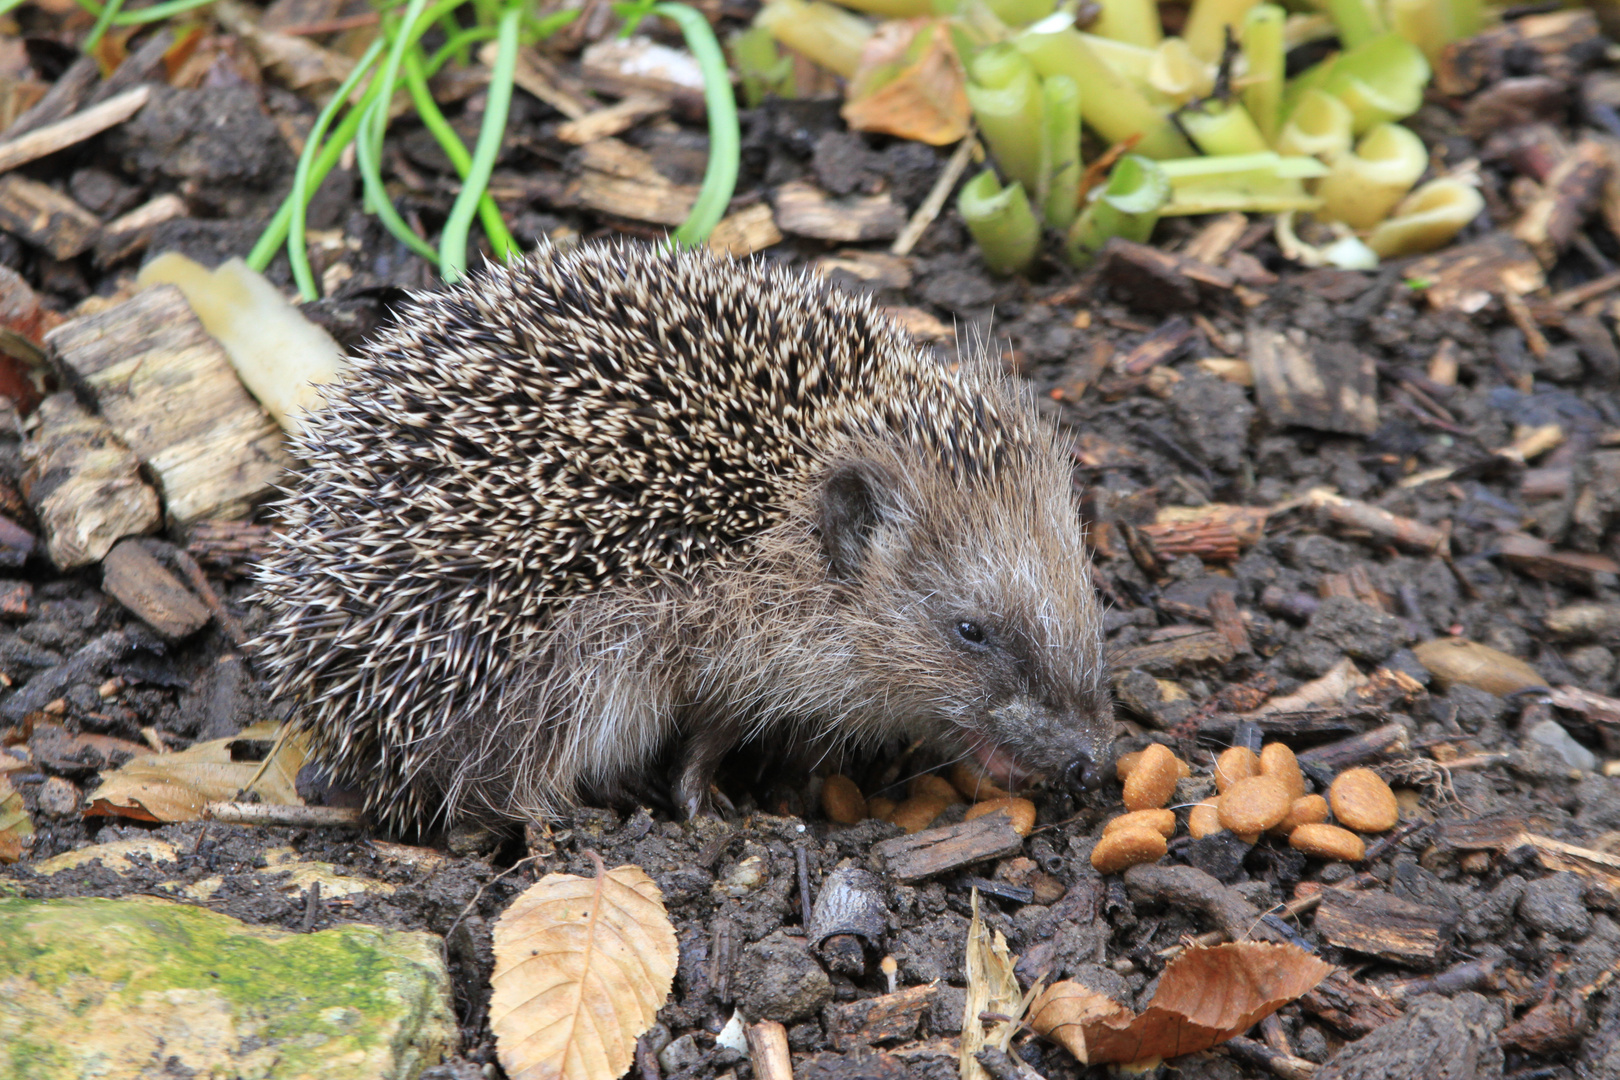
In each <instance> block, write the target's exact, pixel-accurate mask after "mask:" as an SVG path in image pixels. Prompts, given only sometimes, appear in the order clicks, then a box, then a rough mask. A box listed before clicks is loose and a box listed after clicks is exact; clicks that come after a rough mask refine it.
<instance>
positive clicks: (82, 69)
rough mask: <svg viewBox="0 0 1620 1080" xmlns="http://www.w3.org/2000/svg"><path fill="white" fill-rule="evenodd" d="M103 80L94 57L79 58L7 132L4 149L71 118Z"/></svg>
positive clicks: (2, 144) (1, 144)
mask: <svg viewBox="0 0 1620 1080" xmlns="http://www.w3.org/2000/svg"><path fill="white" fill-rule="evenodd" d="M100 78H101V65H100V64H99V63H97V62H96V58H95V57H93V56H83V55H81V56H79V57H78V58H77V59H75V60H74V61H73V63H71V64H69V65H68V66H67V70H66V71H64V72H62V74H60V75H58V76H57V77H56V81H55V82H54V83H52V84H51V88H50V89H49V90H47V91H45V96H44V97H42V98H40V99H39V100H38V101H36V102H35V103H34V104H33V105H32V106H31V107H30V108H29V109H28V111H27V112H25V113H23V114H22V115H21V116H19V117H17V119H16V120H13V121H12V123H11V126H10V127H8V128H6V130H5V138H6V141H5V142H4V143H0V146H10V145H12V144H13V143H16V142H19V141H20V140H21V139H22V137H23V136H24V135H26V134H28V133H29V132H31V131H37V130H39V129H40V128H43V127H45V126H46V125H47V124H54V123H56V122H57V121H58V120H61V119H62V118H63V117H65V116H68V115H69V114H71V113H73V112H74V111H76V110H77V109H78V107H79V106H80V105H82V104H83V103H84V99H85V96H86V95H87V94H89V93H90V88H91V87H92V86H94V85H96V82H97V80H99V79H100Z"/></svg>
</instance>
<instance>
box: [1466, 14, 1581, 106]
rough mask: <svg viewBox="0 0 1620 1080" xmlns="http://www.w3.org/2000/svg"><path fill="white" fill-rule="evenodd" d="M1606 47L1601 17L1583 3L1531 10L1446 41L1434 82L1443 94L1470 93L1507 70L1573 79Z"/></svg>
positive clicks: (1505, 73) (1495, 80) (1567, 79)
mask: <svg viewBox="0 0 1620 1080" xmlns="http://www.w3.org/2000/svg"><path fill="white" fill-rule="evenodd" d="M1603 48H1604V39H1603V33H1602V31H1601V30H1600V29H1599V28H1598V22H1597V18H1596V16H1594V15H1593V14H1592V12H1591V11H1589V10H1587V9H1585V8H1571V9H1569V10H1567V11H1558V12H1552V13H1550V14H1546V15H1530V16H1527V17H1525V18H1522V19H1513V20H1510V21H1508V22H1504V23H1502V24H1501V25H1500V26H1496V27H1492V28H1491V29H1489V30H1486V31H1485V32H1484V33H1482V34H1478V35H1476V36H1474V37H1471V38H1468V39H1467V40H1464V41H1454V42H1452V43H1451V44H1449V45H1447V46H1446V47H1445V49H1444V50H1443V51H1442V52H1441V54H1440V61H1439V63H1437V64H1436V65H1435V70H1434V77H1435V84H1436V85H1437V86H1438V87H1439V89H1440V92H1441V93H1443V94H1448V95H1451V96H1453V97H1466V96H1468V95H1469V94H1472V93H1473V92H1474V91H1476V90H1478V89H1480V88H1481V87H1484V86H1489V85H1490V84H1492V83H1495V82H1500V81H1501V80H1502V79H1504V78H1506V77H1507V76H1508V75H1509V74H1514V75H1529V74H1537V75H1550V76H1552V77H1553V78H1555V79H1558V80H1559V81H1561V82H1566V83H1567V82H1572V81H1573V80H1574V77H1575V75H1576V74H1577V73H1578V72H1579V71H1580V69H1581V67H1582V66H1584V65H1585V64H1589V63H1592V62H1594V61H1596V60H1598V59H1600V58H1601V57H1602V55H1603ZM1510 69H1511V70H1510Z"/></svg>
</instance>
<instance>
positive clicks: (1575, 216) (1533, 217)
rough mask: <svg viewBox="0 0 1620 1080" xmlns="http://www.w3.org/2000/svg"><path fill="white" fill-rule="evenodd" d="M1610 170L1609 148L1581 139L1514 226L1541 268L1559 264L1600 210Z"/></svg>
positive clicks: (1595, 141) (1515, 231) (1514, 231)
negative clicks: (1600, 201)
mask: <svg viewBox="0 0 1620 1080" xmlns="http://www.w3.org/2000/svg"><path fill="white" fill-rule="evenodd" d="M1609 169H1610V162H1609V152H1608V148H1607V147H1605V146H1604V145H1603V144H1602V143H1600V142H1598V141H1597V140H1596V139H1582V140H1581V141H1580V142H1578V143H1576V144H1575V148H1574V149H1573V150H1571V151H1570V152H1569V154H1568V155H1566V156H1565V158H1564V160H1563V161H1561V162H1559V164H1558V166H1557V168H1555V169H1554V170H1553V173H1552V175H1551V176H1550V177H1548V178H1547V182H1546V183H1545V184H1544V185H1542V190H1541V194H1540V195H1538V196H1536V199H1535V201H1534V202H1532V203H1531V204H1530V205H1529V207H1527V208H1526V209H1525V211H1524V213H1523V215H1521V216H1520V218H1519V220H1518V221H1517V222H1515V223H1514V225H1513V235H1514V236H1516V237H1518V238H1519V239H1520V240H1523V241H1524V242H1525V243H1526V244H1528V245H1529V246H1530V250H1531V251H1533V252H1535V254H1536V258H1538V259H1540V260H1541V265H1542V266H1545V267H1547V268H1549V269H1550V268H1551V267H1552V265H1553V263H1555V262H1557V261H1558V255H1559V253H1560V252H1562V251H1563V250H1564V249H1565V248H1566V247H1568V246H1569V243H1570V241H1571V240H1573V239H1574V238H1575V234H1576V233H1577V232H1579V231H1580V228H1581V226H1582V225H1583V224H1585V222H1586V219H1587V217H1588V215H1590V214H1591V213H1592V211H1593V210H1594V209H1595V208H1596V207H1597V204H1598V197H1599V196H1600V195H1601V194H1602V193H1603V185H1604V183H1605V182H1606V181H1607V180H1608V178H1609Z"/></svg>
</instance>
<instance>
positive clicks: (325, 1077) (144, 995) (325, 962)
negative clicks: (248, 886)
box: [0, 897, 456, 1080]
mask: <svg viewBox="0 0 1620 1080" xmlns="http://www.w3.org/2000/svg"><path fill="white" fill-rule="evenodd" d="M0 1001H4V1002H5V1003H6V1014H5V1032H6V1037H5V1038H4V1039H0V1076H24V1075H26V1076H31V1077H38V1078H40V1080H48V1078H55V1077H62V1078H66V1077H78V1076H86V1075H91V1074H95V1075H107V1076H114V1075H117V1076H133V1075H136V1074H137V1073H143V1072H144V1070H146V1069H148V1068H152V1067H158V1068H160V1071H162V1072H163V1073H164V1074H165V1075H185V1076H193V1075H203V1076H269V1075H276V1076H299V1077H307V1078H310V1080H315V1078H320V1080H347V1078H351V1077H352V1078H354V1080H362V1078H371V1077H378V1076H393V1077H411V1076H415V1075H417V1074H418V1073H420V1072H421V1071H422V1069H423V1068H425V1067H426V1066H429V1065H434V1064H437V1063H438V1062H439V1061H440V1059H441V1058H443V1057H444V1056H445V1055H446V1054H447V1053H449V1052H450V1051H452V1050H454V1048H455V1045H456V1017H455V1011H454V1009H453V1008H452V1006H451V1001H450V983H449V974H448V972H447V971H446V970H445V967H444V961H443V959H442V958H441V954H440V943H439V939H438V938H437V937H435V936H433V935H431V934H424V933H417V932H402V931H396V930H384V929H381V928H379V927H375V926H361V925H349V926H342V927H337V928H334V929H330V930H322V931H319V932H317V933H313V934H297V933H287V932H285V931H281V930H273V929H269V928H266V927H259V926H248V925H246V924H245V923H242V922H239V921H237V920H236V919H232V918H230V917H228V916H225V915H221V914H217V913H215V912H212V911H206V910H203V909H201V908H196V907H191V906H189V905H185V904H177V903H172V902H169V901H166V900H159V899H154V898H146V897H130V898H126V899H121V900H105V899H90V898H78V899H69V900H44V901H40V900H23V899H0ZM152 1063H161V1065H160V1066H153V1065H152Z"/></svg>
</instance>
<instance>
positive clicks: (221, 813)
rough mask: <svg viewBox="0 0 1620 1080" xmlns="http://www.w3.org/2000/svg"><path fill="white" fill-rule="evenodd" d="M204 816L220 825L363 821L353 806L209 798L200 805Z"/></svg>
mask: <svg viewBox="0 0 1620 1080" xmlns="http://www.w3.org/2000/svg"><path fill="white" fill-rule="evenodd" d="M203 816H204V819H205V820H207V819H211V820H214V821H217V822H219V823H221V824H223V825H290V826H292V827H294V828H304V829H334V828H341V827H343V826H345V825H360V824H363V823H364V821H365V814H364V812H363V811H361V810H358V809H355V808H353V807H347V806H290V805H285V804H282V803H247V802H211V803H207V804H205V805H204V806H203Z"/></svg>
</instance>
